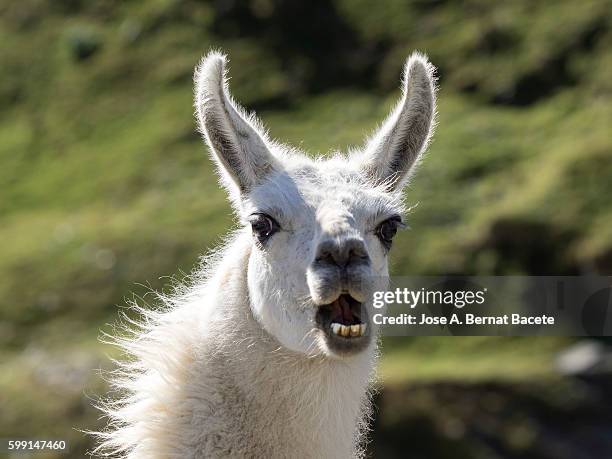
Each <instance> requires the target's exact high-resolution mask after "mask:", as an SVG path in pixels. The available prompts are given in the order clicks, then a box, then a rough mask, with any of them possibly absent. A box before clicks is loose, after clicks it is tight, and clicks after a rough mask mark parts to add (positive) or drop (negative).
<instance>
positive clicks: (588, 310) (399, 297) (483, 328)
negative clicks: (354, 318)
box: [371, 276, 612, 336]
mask: <svg viewBox="0 0 612 459" xmlns="http://www.w3.org/2000/svg"><path fill="white" fill-rule="evenodd" d="M611 286H612V278H610V277H603V276H474V277H393V278H391V282H390V286H389V288H388V289H387V290H384V291H376V292H374V293H373V296H372V301H371V307H372V310H371V314H372V320H373V321H374V322H375V323H376V324H378V325H381V327H382V333H383V335H387V336H427V335H483V336H528V335H539V336H544V335H551V336H552V335H556V336H561V335H567V336H612V309H611V308H612V294H611V293H612V287H611Z"/></svg>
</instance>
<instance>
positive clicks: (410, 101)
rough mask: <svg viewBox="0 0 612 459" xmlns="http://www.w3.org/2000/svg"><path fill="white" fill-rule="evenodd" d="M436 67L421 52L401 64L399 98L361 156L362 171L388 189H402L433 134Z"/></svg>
mask: <svg viewBox="0 0 612 459" xmlns="http://www.w3.org/2000/svg"><path fill="white" fill-rule="evenodd" d="M434 72H435V68H434V66H433V65H431V64H430V63H429V61H428V60H427V58H426V57H425V56H424V55H422V54H420V53H413V54H412V55H411V56H410V57H409V58H408V60H407V61H406V64H405V66H404V77H403V80H402V98H401V100H400V101H399V103H398V104H397V105H396V107H395V108H394V109H393V111H392V112H391V114H390V115H389V116H388V117H387V119H386V120H385V122H384V123H383V125H382V126H381V127H380V129H379V130H378V131H377V132H376V133H375V134H374V135H373V136H372V137H371V138H370V140H369V141H368V143H367V146H366V148H365V152H364V154H363V155H362V156H361V158H360V162H361V170H362V172H363V173H364V174H365V175H366V176H367V177H368V178H370V179H371V180H372V181H373V182H374V183H376V184H379V185H384V186H385V188H387V189H388V190H389V191H394V190H399V189H401V188H402V187H403V186H404V185H405V183H406V181H407V180H408V178H409V177H410V175H411V173H412V172H413V171H414V169H415V166H416V165H417V164H418V162H419V159H420V158H421V155H422V154H423V152H424V151H425V150H426V148H427V144H428V142H429V139H430V138H431V135H432V134H433V125H434V117H435V112H436V84H435V77H434Z"/></svg>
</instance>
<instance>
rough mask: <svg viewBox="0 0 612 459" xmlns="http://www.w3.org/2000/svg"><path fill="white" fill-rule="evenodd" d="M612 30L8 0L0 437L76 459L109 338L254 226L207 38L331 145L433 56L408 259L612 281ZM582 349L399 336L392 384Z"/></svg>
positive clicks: (312, 148)
mask: <svg viewBox="0 0 612 459" xmlns="http://www.w3.org/2000/svg"><path fill="white" fill-rule="evenodd" d="M304 5H306V6H304ZM611 26H612V2H609V1H591V2H589V1H586V2H581V3H580V4H579V5H577V4H576V2H573V1H559V2H555V3H549V2H530V1H526V0H525V1H517V2H506V3H505V4H499V5H496V6H495V7H493V6H492V4H491V3H490V2H487V1H484V0H481V1H476V0H472V1H470V2H467V3H459V2H453V1H431V2H428V1H418V2H409V3H407V2H403V1H400V0H390V1H388V2H385V3H384V7H383V6H380V7H377V8H372V7H371V6H370V2H365V1H363V0H337V1H331V0H327V1H320V2H312V3H310V2H304V3H303V4H302V3H300V2H293V1H289V0H258V1H255V0H253V1H248V2H246V1H245V2H234V3H231V2H229V3H227V5H225V3H224V2H199V1H195V0H154V1H147V2H138V1H129V2H121V1H114V0H96V1H84V0H83V1H81V0H61V1H57V0H56V1H50V0H49V1H44V0H23V1H20V2H5V3H3V4H2V5H0V41H1V42H2V46H1V47H0V62H1V63H2V65H1V67H2V72H0V191H1V197H2V198H1V199H0V413H1V415H0V416H1V418H0V433H1V435H0V437H1V436H8V435H17V434H19V435H29V436H33V435H35V434H38V435H42V434H46V435H48V436H53V435H57V436H61V437H70V438H71V439H73V441H75V442H76V443H75V445H76V446H75V450H74V451H75V452H74V454H75V457H79V455H80V452H81V451H82V450H83V448H85V447H86V446H87V443H86V441H85V440H83V439H82V436H81V435H80V434H79V433H77V432H74V431H70V430H69V429H70V427H72V426H80V427H92V426H93V425H94V424H95V423H96V417H97V415H96V414H95V413H94V411H93V410H92V409H91V407H90V405H89V402H88V399H87V397H84V393H83V387H87V389H86V390H85V394H86V395H89V394H94V393H96V392H97V391H99V390H101V388H102V383H101V382H100V380H99V378H98V377H97V374H96V373H95V372H94V370H93V369H94V368H98V367H100V366H106V365H107V363H106V362H107V360H106V358H105V354H106V353H109V352H113V351H112V350H111V349H108V348H106V347H104V346H102V345H101V344H98V343H97V341H96V338H97V335H98V330H99V329H100V328H103V327H104V326H105V324H106V323H108V322H112V321H113V320H114V318H115V317H116V311H117V305H122V304H125V299H126V298H130V297H131V295H136V296H142V295H144V294H145V293H146V292H147V291H148V290H149V289H150V288H155V289H159V288H163V287H164V286H167V285H168V284H169V283H170V279H169V276H175V277H178V278H180V277H181V276H182V273H185V272H189V271H191V269H192V268H193V266H194V265H195V263H196V261H197V258H198V256H199V255H201V254H203V253H205V252H206V251H207V250H208V249H210V248H211V247H213V246H215V245H216V244H217V243H218V242H219V240H220V237H221V236H222V235H223V234H225V233H226V232H227V229H228V228H229V227H231V226H232V225H233V219H232V216H231V214H230V208H229V205H228V203H227V201H226V199H225V197H224V195H223V192H222V191H221V190H219V188H218V186H217V184H216V180H215V178H214V174H213V172H212V168H211V164H210V162H209V160H208V159H207V158H206V151H205V149H204V147H203V145H202V143H201V141H200V139H199V138H198V136H197V135H196V133H195V132H194V122H193V114H192V113H193V109H192V102H191V98H192V92H191V91H192V90H191V76H192V70H193V67H194V65H195V64H196V63H197V61H198V59H199V58H200V56H201V55H202V54H203V53H204V52H205V51H206V50H207V49H209V48H211V47H219V48H222V49H223V50H225V51H226V52H227V53H228V54H229V56H230V59H231V63H230V67H231V68H230V75H231V86H232V89H233V91H234V94H235V95H236V97H237V98H238V99H239V100H240V101H242V102H243V103H244V105H245V106H246V107H248V108H249V109H256V110H257V112H258V114H259V115H260V117H261V118H262V119H263V121H264V123H265V124H266V126H267V127H268V128H270V131H271V134H272V135H273V136H274V137H277V138H279V139H282V140H284V141H287V142H288V143H291V144H293V145H298V146H301V147H303V148H304V149H306V150H307V151H309V152H311V153H313V154H315V153H319V154H326V153H328V152H329V151H331V150H335V149H341V150H344V149H346V147H347V146H349V145H356V144H359V143H360V142H361V141H362V139H363V137H364V136H365V134H367V133H368V132H369V131H370V130H371V129H373V128H374V127H375V126H376V123H378V122H379V121H380V120H382V118H383V117H384V116H385V114H386V113H387V111H388V110H389V108H390V107H391V106H392V104H393V102H394V101H395V100H396V98H397V97H398V95H399V89H398V84H399V76H400V72H401V66H402V64H403V60H404V58H405V57H406V56H407V55H408V53H409V52H411V50H413V49H420V50H422V51H424V52H426V53H428V54H429V56H430V58H431V60H432V62H433V63H434V64H435V65H436V66H438V68H439V77H440V92H439V118H438V121H439V125H438V129H437V134H436V137H435V141H434V143H433V144H432V147H431V149H430V152H429V154H428V157H427V159H426V161H425V162H424V164H423V167H422V168H421V170H420V173H419V174H418V175H417V177H416V178H415V180H414V182H413V184H412V186H411V188H410V190H409V191H408V193H407V200H408V202H409V203H414V204H416V203H418V206H417V207H416V209H415V210H414V211H413V213H412V215H411V216H410V217H409V223H410V226H411V228H412V230H411V231H408V232H405V233H403V234H402V235H401V236H400V237H399V238H398V243H397V245H396V246H395V248H394V251H393V266H394V272H396V273H401V274H438V273H482V274H504V273H519V272H522V273H527V274H574V273H581V272H593V271H595V272H605V273H610V272H612V206H610V204H609V202H610V199H611V197H612V161H611V159H612V142H611V141H610V134H609V132H610V126H611V125H612V103H611V102H612V80H610V72H611V70H612V52H611V51H610V50H611V49H612V30H611ZM145 300H146V298H145ZM458 343H462V344H458ZM483 343H484V344H486V346H485V347H483ZM521 343H522V344H521ZM565 343H566V340H558V339H555V340H552V339H550V340H545V341H538V342H537V343H536V345H534V343H531V342H528V341H524V340H521V341H520V342H515V343H514V344H512V346H514V347H512V349H515V351H512V350H511V349H510V347H508V346H507V345H503V344H502V341H500V340H488V339H484V341H481V340H476V341H475V340H470V339H453V341H452V342H451V341H449V340H440V339H433V338H432V339H421V340H404V341H401V342H399V343H395V342H394V343H391V342H390V343H388V346H387V347H388V349H389V353H388V357H387V360H385V361H383V373H384V374H386V375H387V376H388V378H389V380H390V381H394V382H395V383H401V382H403V381H406V380H415V378H416V379H419V380H420V379H423V380H432V379H433V380H436V379H448V378H449V377H452V378H453V379H457V378H459V379H462V380H474V379H477V380H483V379H486V380H489V379H505V378H509V379H512V378H516V377H517V375H520V377H521V378H527V379H529V378H534V379H536V378H547V377H549V376H550V377H554V375H552V369H551V366H550V365H551V364H550V362H551V356H552V355H554V352H555V351H556V350H557V349H559V348H560V347H562V346H563V345H564V344H565ZM457 346H459V349H463V351H461V352H458V351H456V352H455V351H453V349H456V348H457ZM483 349H484V350H483ZM521 349H522V350H524V353H522V354H521V353H520V352H519V350H521ZM433 350H435V351H433ZM526 353H528V354H530V357H529V358H526V357H525V354H526ZM424 354H426V355H429V356H430V358H429V359H428V360H427V361H426V362H425V361H424V360H423V359H422V356H423V355H424ZM500 356H503V358H505V359H507V360H506V361H507V362H508V363H509V366H508V368H507V371H505V370H504V371H502V370H500V366H499V365H498V361H499V358H500Z"/></svg>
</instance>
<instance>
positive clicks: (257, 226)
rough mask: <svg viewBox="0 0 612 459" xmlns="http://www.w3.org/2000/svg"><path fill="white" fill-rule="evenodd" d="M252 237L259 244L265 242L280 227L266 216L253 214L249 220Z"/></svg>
mask: <svg viewBox="0 0 612 459" xmlns="http://www.w3.org/2000/svg"><path fill="white" fill-rule="evenodd" d="M250 223H251V229H252V230H253V236H255V238H256V239H257V240H258V241H259V242H260V243H264V242H266V241H267V240H268V239H269V238H270V236H272V235H273V234H274V233H276V232H277V231H278V230H279V229H280V225H279V224H278V223H277V222H276V220H274V219H273V218H272V217H270V216H269V215H266V214H253V215H251V218H250Z"/></svg>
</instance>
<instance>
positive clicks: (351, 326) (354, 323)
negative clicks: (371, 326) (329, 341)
mask: <svg viewBox="0 0 612 459" xmlns="http://www.w3.org/2000/svg"><path fill="white" fill-rule="evenodd" d="M365 317H366V312H365V308H364V307H363V303H361V302H360V301H357V300H356V299H355V298H353V297H352V296H350V295H349V294H346V293H344V294H342V295H340V296H339V297H338V298H337V299H336V300H335V301H333V302H331V303H329V304H325V305H322V306H320V307H319V309H318V311H317V323H318V325H319V327H320V328H321V329H322V330H323V331H325V332H326V333H327V334H328V335H330V336H331V337H333V338H336V339H343V340H354V339H357V338H361V337H363V336H365V335H366V331H367V324H366V322H367V320H366V319H365Z"/></svg>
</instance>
